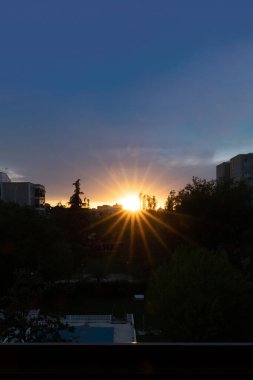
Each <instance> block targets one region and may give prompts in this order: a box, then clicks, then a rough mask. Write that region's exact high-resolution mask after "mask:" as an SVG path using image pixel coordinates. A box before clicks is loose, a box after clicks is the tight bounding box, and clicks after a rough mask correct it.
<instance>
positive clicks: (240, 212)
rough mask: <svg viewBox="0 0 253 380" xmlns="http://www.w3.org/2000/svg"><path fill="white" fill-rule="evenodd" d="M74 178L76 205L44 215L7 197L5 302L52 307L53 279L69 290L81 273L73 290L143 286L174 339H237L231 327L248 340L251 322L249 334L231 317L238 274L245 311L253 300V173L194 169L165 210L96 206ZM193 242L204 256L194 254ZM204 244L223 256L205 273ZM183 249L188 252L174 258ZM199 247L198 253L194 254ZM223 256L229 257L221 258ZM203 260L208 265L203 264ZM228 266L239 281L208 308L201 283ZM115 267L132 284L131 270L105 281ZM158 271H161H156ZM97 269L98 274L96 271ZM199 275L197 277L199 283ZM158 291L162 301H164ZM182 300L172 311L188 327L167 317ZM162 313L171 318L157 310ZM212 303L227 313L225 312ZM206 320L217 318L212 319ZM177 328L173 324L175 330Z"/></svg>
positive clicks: (0, 242) (110, 291)
mask: <svg viewBox="0 0 253 380" xmlns="http://www.w3.org/2000/svg"><path fill="white" fill-rule="evenodd" d="M74 185H75V193H74V196H72V197H71V198H70V206H71V207H68V208H66V207H63V206H61V205H58V206H56V207H51V208H50V210H48V211H47V213H45V215H40V214H38V213H37V212H36V211H35V210H32V209H30V208H28V207H20V206H18V205H15V204H4V203H2V204H0V296H1V305H2V306H1V308H13V307H14V306H15V307H16V308H17V307H18V308H26V309H27V310H28V309H29V308H34V307H43V302H44V300H45V298H48V297H49V298H50V292H51V293H52V294H53V293H54V292H55V291H56V290H53V289H54V287H55V289H56V288H57V293H58V292H59V291H60V290H59V289H60V285H59V283H60V282H59V281H60V280H61V281H62V283H63V284H64V285H63V286H62V291H63V292H66V286H67V285H66V282H67V281H69V280H72V285H71V289H72V290H71V293H72V294H73V292H75V289H76V290H78V289H79V290H78V291H79V292H80V291H82V292H83V294H86V296H88V295H92V296H93V297H102V296H106V297H108V296H112V297H113V296H117V297H118V296H122V297H127V296H130V293H131V294H134V293H136V292H137V293H138V291H140V289H141V290H142V291H143V292H146V293H147V295H148V302H147V313H149V314H150V315H151V319H152V318H153V320H154V321H156V322H154V323H157V325H158V324H159V323H160V327H161V329H162V330H163V331H165V332H166V334H167V335H166V336H167V337H168V340H175V341H177V340H183V337H184V336H185V339H186V340H194V337H195V340H200V341H201V340H208V339H209V340H215V339H218V337H220V339H224V340H229V339H228V337H229V336H230V337H231V339H232V340H233V339H237V340H238V339H239V340H240V337H241V339H244V340H245V334H246V332H245V329H244V331H243V334H242V335H240V333H239V332H238V329H239V327H238V326H239V324H238V320H236V321H235V320H231V321H230V322H229V319H227V318H228V316H229V315H231V313H234V314H236V313H237V314H236V315H238V318H239V314H240V313H238V310H237V309H238V307H239V306H238V303H237V301H236V302H234V303H233V302H232V300H233V299H234V298H233V292H235V286H234V285H233V284H234V281H235V279H237V280H238V279H239V280H238V289H239V290H238V292H239V293H238V294H239V296H240V297H241V295H242V294H243V297H241V300H242V303H243V302H244V301H243V300H245V303H244V306H242V310H244V314H243V313H241V314H240V318H241V319H242V318H243V315H246V314H247V315H251V314H250V310H252V307H251V295H250V288H249V285H250V282H251V281H252V277H253V260H252V259H253V257H252V256H253V224H252V221H253V209H252V191H251V189H250V188H249V187H248V186H247V185H246V184H245V183H243V182H241V183H235V182H234V181H232V180H229V181H218V182H217V181H206V180H202V179H199V178H195V177H193V180H192V183H191V184H188V185H186V186H185V188H184V189H182V190H181V191H179V192H177V193H176V192H175V191H171V192H170V193H169V195H168V198H167V201H166V205H165V209H164V210H163V211H161V210H160V211H155V210H150V211H147V210H144V211H142V212H140V213H136V214H129V213H127V212H124V211H122V212H119V213H115V214H113V215H107V216H101V215H97V214H96V213H94V212H92V210H90V209H89V208H88V207H87V205H89V204H88V201H87V202H86V203H85V202H82V201H81V202H80V199H79V196H80V194H82V192H81V190H80V184H79V182H78V181H76V182H75V183H74ZM84 203H85V204H84ZM192 250H193V251H194V252H195V254H196V257H195V256H194V254H191V253H190V254H189V252H192ZM178 252H181V253H180V254H179V253H178ZM182 252H183V253H182ZM201 252H202V253H201ZM203 252H209V254H210V255H211V256H212V255H213V256H212V257H214V261H213V259H210V262H209V264H208V265H209V266H210V265H214V269H213V270H214V272H213V275H212V276H209V277H208V276H205V277H204V278H203V277H201V276H199V275H196V271H199V272H200V273H202V274H203V273H205V271H206V266H205V265H206V264H205V263H203V262H202V261H201V260H200V258H206V260H207V263H208V260H209V254H205V253H203ZM177 255H180V260H176V261H173V260H172V259H173V257H177ZM187 255H188V256H187ZM190 255H192V256H191V257H192V260H190V261H189V260H188V261H187V257H190ZM220 258H222V260H223V261H222V263H220V264H217V265H216V264H212V263H214V262H215V263H217V262H218V261H219V260H220ZM193 262H195V266H194V268H192V263H193ZM175 263H176V264H175ZM184 263H187V265H186V268H185V269H184V270H183V271H182V273H181V275H182V278H180V276H179V275H178V274H177V273H179V272H180V271H179V270H178V269H175V268H177V265H179V267H180V268H183V267H184ZM196 263H199V264H200V263H201V265H200V266H199V267H198V265H196ZM210 263H211V264H210ZM172 265H174V266H175V268H174V267H173V266H172ZM219 265H220V267H219ZM173 268H174V269H173ZM224 268H225V269H224ZM227 268H229V269H227ZM219 271H221V272H222V271H225V272H226V271H227V272H226V273H229V275H228V276H227V279H226V281H227V283H230V282H231V286H229V285H228V286H227V287H226V286H225V283H222V282H220V285H219V286H217V288H215V290H214V291H213V293H212V296H211V298H210V300H209V301H208V304H209V306H210V305H211V304H212V302H215V299H216V298H217V297H216V296H217V295H218V293H219V294H220V295H221V296H220V297H221V298H220V300H218V301H217V302H218V305H220V306H217V305H216V306H213V307H211V306H210V309H209V308H208V307H207V306H205V305H207V304H206V303H205V302H204V301H203V300H204V298H205V297H204V298H203V294H202V293H201V291H200V290H201V289H203V292H208V291H209V290H208V289H210V286H211V285H210V283H211V282H213V283H215V278H219V276H218V273H219ZM234 271H235V272H234ZM113 273H118V274H119V273H120V274H124V275H125V276H128V277H129V276H130V277H129V278H131V279H132V280H133V282H132V284H131V286H129V285H127V282H124V281H126V278H124V279H123V280H122V285H121V286H120V285H119V284H118V285H117V286H113V285H112V284H106V283H104V282H102V280H103V279H104V278H105V277H108V276H109V275H110V274H113ZM157 273H160V274H161V275H160V276H157ZM166 273H167V274H166ZM89 276H90V278H91V277H92V278H93V279H94V281H93V282H89V281H87V279H89ZM238 276H239V277H238ZM240 276H243V279H241V277H240ZM166 278H167V279H166ZM192 279H194V281H195V282H194V281H193V280H192ZM73 280H77V281H78V282H77V285H73V283H74V282H73ZM191 280H192V281H191ZM237 280H236V281H237ZM134 281H136V285H134V284H135V282H134ZM206 281H209V282H208V283H206ZM179 283H181V284H183V285H182V286H184V287H185V289H186V288H187V289H188V292H186V293H187V297H188V302H186V301H185V300H184V299H183V298H182V297H183V294H184V292H183V291H181V290H180V291H179V290H178V289H179V288H178V286H179ZM166 284H167V285H168V284H171V285H170V293H166V291H168V286H167V285H166ZM190 284H194V285H193V287H192V288H191V287H190ZM245 284H248V285H245ZM247 286H248V287H247ZM151 288H152V289H153V291H151V290H150V289H151ZM211 288H212V286H211ZM80 289H81V290H80ZM157 289H160V290H157ZM166 289H167V290H166ZM171 289H174V290H173V291H172V290H171ZM212 289H213V288H212ZM116 290H117V291H116ZM155 290H157V292H158V293H156V291H155ZM223 290H224V292H225V293H224V294H225V295H224V299H229V300H231V302H230V303H229V302H228V304H226V303H224V302H223V301H222V300H223V298H222V297H223V295H222V291H223ZM171 292H172V293H171ZM173 292H174V293H173ZM180 292H181V293H180ZM229 292H230V293H229ZM240 292H241V293H240ZM246 293H247V296H246ZM180 294H181V295H180ZM45 295H46V297H45ZM158 295H159V296H158ZM179 295H180V296H179ZM226 295H227V296H226ZM239 296H238V297H239ZM164 297H165V298H164ZM180 297H181V298H180ZM191 297H193V298H192V299H191ZM215 297H216V298H215ZM238 297H237V298H236V297H235V298H236V300H238V299H239V298H238ZM247 297H249V298H247ZM164 299H166V300H167V301H168V302H167V303H166V302H165V301H164ZM217 299H218V298H217ZM159 300H160V306H159V305H158V304H157V302H158V301H159ZM199 303H200V305H203V308H205V311H204V312H203V313H202V314H201V315H202V317H201V318H202V322H198V323H197V322H196V323H197V324H196V323H193V322H192V321H194V320H199V319H198V318H196V313H198V312H197V311H196V313H195V312H194V311H193V306H191V305H195V306H194V309H196V310H198V309H197V308H196V305H197V304H199ZM224 304H225V305H227V306H226V310H225V311H224V310H223V309H222V307H223V306H222V307H221V305H224ZM175 305H178V314H177V313H176V312H175V313H174V314H171V315H174V317H173V318H174V320H175V321H177V323H178V321H179V320H180V318H181V320H182V324H183V325H184V327H183V325H182V324H180V326H178V325H176V324H175V325H173V323H172V321H171V318H167V317H166V316H167V315H168V314H166V313H167V312H168V313H169V310H170V308H173V307H174V306H175ZM179 305H181V306H182V305H184V306H185V307H181V306H179ZM161 307H162V308H161ZM174 310H177V309H176V308H174ZM228 310H229V312H228ZM161 313H163V314H164V316H165V318H162V319H161V318H160V319H159V318H158V316H159V315H161ZM180 313H181V314H180ZM187 313H188V314H187ZM199 313H200V312H199ZM212 313H213V314H214V315H216V314H217V315H219V316H220V317H219V318H218V317H217V318H216V317H214V316H213V314H212ZM215 313H216V314H215ZM199 315H200V314H199ZM205 318H207V319H208V318H209V319H208V321H209V322H206V323H205ZM159 321H160V322H159ZM166 321H167V322H166ZM210 321H211V322H210ZM226 323H230V325H233V326H234V330H233V328H232V330H233V331H235V334H234V335H233V334H232V332H231V331H232V330H231V329H230V330H226V334H225V333H224V334H222V331H223V330H224V329H223V330H222V328H221V326H223V325H224V324H226ZM205 325H206V326H208V328H205V327H203V326H205ZM166 326H167V327H168V328H167V327H166ZM187 326H188V327H187ZM196 326H197V327H198V328H197V327H196ZM245 326H247V323H246V322H245ZM245 326H244V327H245ZM196 328H197V329H198V331H199V332H198V334H197V333H196ZM245 328H246V327H245ZM215 329H216V330H215ZM172 330H173V334H172V333H170V332H168V331H172ZM186 330H187V331H188V332H187V334H186ZM214 330H215V331H216V332H214ZM246 330H247V328H246ZM224 331H225V330H224ZM247 333H248V336H249V337H250V339H251V338H252V339H253V336H252V334H251V331H250V330H247Z"/></svg>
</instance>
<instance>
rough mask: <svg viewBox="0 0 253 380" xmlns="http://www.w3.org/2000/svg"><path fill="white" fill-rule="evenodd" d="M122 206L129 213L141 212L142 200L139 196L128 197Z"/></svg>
mask: <svg viewBox="0 0 253 380" xmlns="http://www.w3.org/2000/svg"><path fill="white" fill-rule="evenodd" d="M121 204H122V206H123V209H124V210H127V211H132V212H134V211H140V210H141V206H140V200H139V197H138V195H137V194H130V195H127V196H126V197H125V198H123V199H122V200H121Z"/></svg>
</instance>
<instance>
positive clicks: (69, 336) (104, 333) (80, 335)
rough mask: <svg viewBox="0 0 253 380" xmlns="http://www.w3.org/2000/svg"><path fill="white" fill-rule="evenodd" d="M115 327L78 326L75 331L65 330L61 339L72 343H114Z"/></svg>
mask: <svg viewBox="0 0 253 380" xmlns="http://www.w3.org/2000/svg"><path fill="white" fill-rule="evenodd" d="M113 334H114V328H113V327H90V326H76V327H75V328H74V331H73V332H71V331H67V330H64V331H62V332H61V337H62V338H63V339H64V340H66V341H68V342H71V343H113Z"/></svg>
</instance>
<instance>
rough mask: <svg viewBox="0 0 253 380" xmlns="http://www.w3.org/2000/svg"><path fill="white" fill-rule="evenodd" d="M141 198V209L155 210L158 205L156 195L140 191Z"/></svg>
mask: <svg viewBox="0 0 253 380" xmlns="http://www.w3.org/2000/svg"><path fill="white" fill-rule="evenodd" d="M139 200H140V205H141V210H143V211H145V210H147V211H155V210H156V207H157V200H156V197H155V195H153V196H151V195H148V194H143V193H139Z"/></svg>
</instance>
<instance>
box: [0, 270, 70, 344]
mask: <svg viewBox="0 0 253 380" xmlns="http://www.w3.org/2000/svg"><path fill="white" fill-rule="evenodd" d="M42 293H43V289H42V284H41V281H40V279H39V278H38V277H37V274H35V273H30V272H28V271H25V270H22V271H18V272H17V273H16V279H15V282H14V284H13V285H12V287H11V288H10V289H9V292H8V295H7V296H6V297H2V305H4V309H3V318H1V319H0V342H1V343H3V342H5V343H26V342H29V343H33V342H63V341H64V339H63V338H62V336H61V333H60V332H61V331H63V330H69V331H73V328H72V327H71V326H69V325H68V324H67V323H65V322H62V321H61V319H60V317H59V316H58V315H50V314H42V313H40V310H39V309H38V310H36V312H35V313H31V310H32V309H33V308H34V303H35V304H36V305H37V304H38V302H39V299H40V296H41V294H42ZM3 298H4V300H3Z"/></svg>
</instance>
